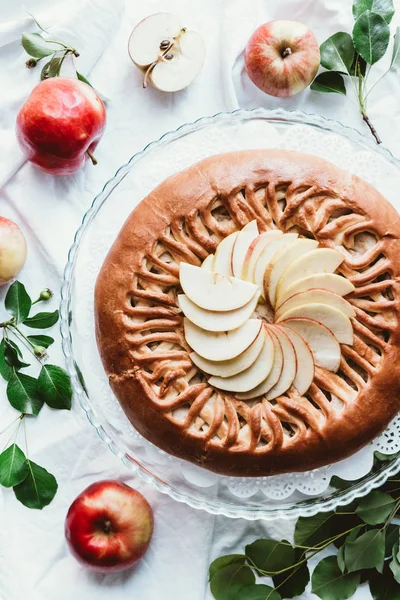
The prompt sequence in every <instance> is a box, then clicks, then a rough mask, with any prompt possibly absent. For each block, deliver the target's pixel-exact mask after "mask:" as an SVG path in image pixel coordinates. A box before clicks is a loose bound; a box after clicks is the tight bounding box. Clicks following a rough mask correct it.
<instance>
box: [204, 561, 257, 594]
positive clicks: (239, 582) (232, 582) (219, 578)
mask: <svg viewBox="0 0 400 600" xmlns="http://www.w3.org/2000/svg"><path fill="white" fill-rule="evenodd" d="M255 581H256V578H255V576H254V573H253V571H252V570H251V569H250V567H247V566H246V565H241V564H231V565H228V566H226V567H224V568H223V569H220V570H219V571H217V573H216V574H215V575H214V577H213V578H212V579H211V583H210V589H211V592H212V594H213V596H214V598H216V600H236V598H237V595H238V593H239V591H240V590H241V588H243V587H244V586H248V585H253V584H254V583H255Z"/></svg>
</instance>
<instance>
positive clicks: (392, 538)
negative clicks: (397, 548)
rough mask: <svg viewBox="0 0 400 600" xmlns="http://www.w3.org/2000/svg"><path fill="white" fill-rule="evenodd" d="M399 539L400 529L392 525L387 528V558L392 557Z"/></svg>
mask: <svg viewBox="0 0 400 600" xmlns="http://www.w3.org/2000/svg"><path fill="white" fill-rule="evenodd" d="M398 539H399V527H398V526H397V525H393V524H392V523H391V524H390V525H388V526H387V527H386V537H385V558H389V557H390V556H392V552H393V546H394V545H395V543H396V542H397V541H398Z"/></svg>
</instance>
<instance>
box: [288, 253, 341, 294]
mask: <svg viewBox="0 0 400 600" xmlns="http://www.w3.org/2000/svg"><path fill="white" fill-rule="evenodd" d="M343 261H344V256H343V254H341V253H340V252H338V251H337V250H332V249H331V248H315V250H311V252H307V254H303V256H301V257H300V258H298V259H297V260H295V261H294V262H292V264H291V265H290V267H288V268H287V269H286V271H285V272H284V273H283V275H282V277H281V278H280V280H279V283H278V287H277V290H276V293H277V296H278V297H279V296H280V295H281V294H282V292H283V291H284V290H285V289H287V288H288V287H289V286H291V285H292V284H293V283H294V282H295V281H298V280H299V279H304V277H308V276H309V275H314V274H315V273H333V272H334V271H336V269H337V268H338V266H339V265H340V264H341V263H342V262H343Z"/></svg>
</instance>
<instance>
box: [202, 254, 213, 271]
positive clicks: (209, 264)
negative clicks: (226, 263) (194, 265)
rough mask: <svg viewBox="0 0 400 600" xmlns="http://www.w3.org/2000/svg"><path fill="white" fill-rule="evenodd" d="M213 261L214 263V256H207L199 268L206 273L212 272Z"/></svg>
mask: <svg viewBox="0 0 400 600" xmlns="http://www.w3.org/2000/svg"><path fill="white" fill-rule="evenodd" d="M213 261H214V254H209V255H208V256H207V258H205V259H204V260H203V262H202V263H201V268H202V269H207V270H208V271H212V270H213V268H212V266H213Z"/></svg>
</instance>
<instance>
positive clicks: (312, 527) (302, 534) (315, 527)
mask: <svg viewBox="0 0 400 600" xmlns="http://www.w3.org/2000/svg"><path fill="white" fill-rule="evenodd" d="M334 515H335V513H334V512H326V513H318V514H316V515H314V516H313V517H300V518H299V519H298V520H297V523H296V528H295V530H294V541H295V544H297V545H298V546H317V544H320V543H321V542H324V541H325V540H326V539H328V538H329V537H331V535H332V531H333V517H334Z"/></svg>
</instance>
